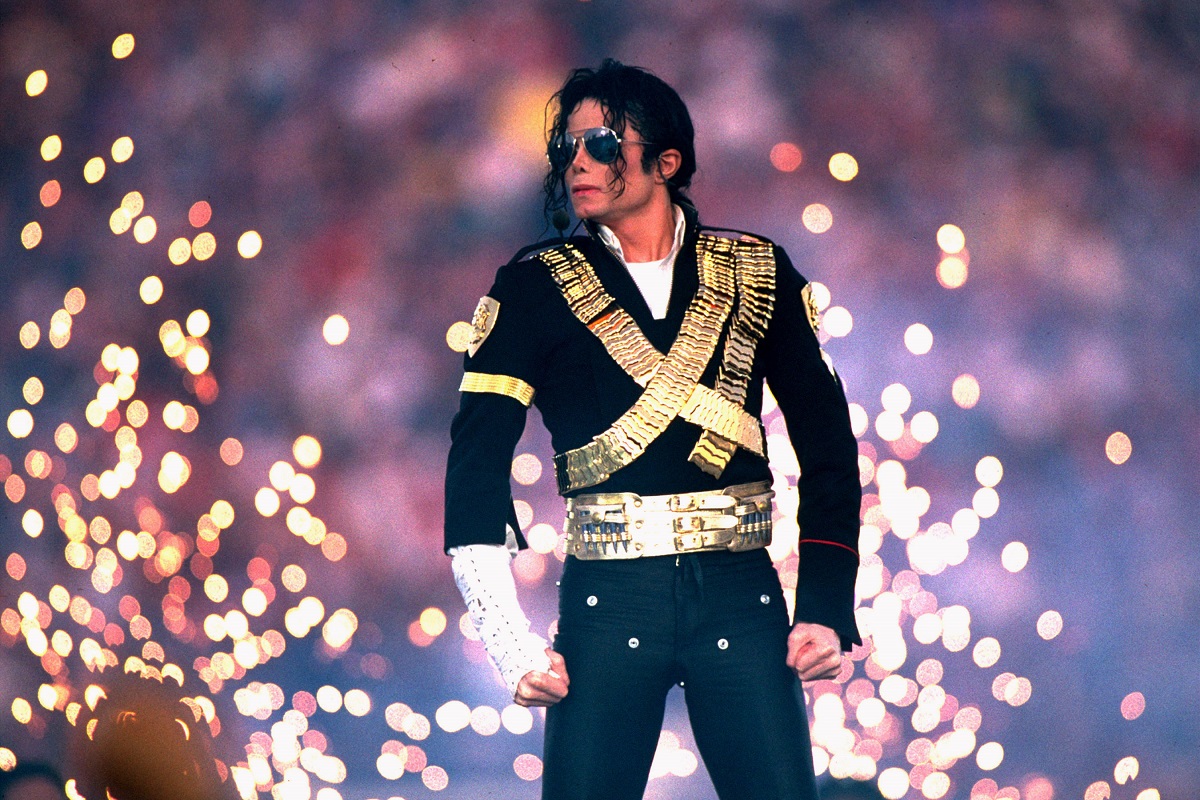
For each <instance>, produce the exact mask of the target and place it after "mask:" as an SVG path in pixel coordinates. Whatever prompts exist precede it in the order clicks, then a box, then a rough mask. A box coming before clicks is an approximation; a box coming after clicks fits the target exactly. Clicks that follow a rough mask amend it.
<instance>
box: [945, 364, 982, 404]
mask: <svg viewBox="0 0 1200 800" xmlns="http://www.w3.org/2000/svg"><path fill="white" fill-rule="evenodd" d="M950 395H951V397H953V398H954V403H955V405H957V406H958V407H959V408H974V407H975V404H976V403H978V402H979V381H978V380H976V379H975V376H974V375H969V374H966V373H964V374H962V375H959V376H958V377H957V378H955V379H954V383H953V384H952V385H951V387H950Z"/></svg>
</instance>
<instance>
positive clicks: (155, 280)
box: [138, 275, 163, 306]
mask: <svg viewBox="0 0 1200 800" xmlns="http://www.w3.org/2000/svg"><path fill="white" fill-rule="evenodd" d="M162 296H163V282H162V279H160V278H159V277H158V276H157V275H151V276H149V277H148V278H146V279H145V280H143V281H142V285H141V286H139V287H138V297H140V298H141V300H142V302H143V303H145V304H146V305H148V306H152V305H154V304H155V303H157V302H158V301H159V300H161V299H162Z"/></svg>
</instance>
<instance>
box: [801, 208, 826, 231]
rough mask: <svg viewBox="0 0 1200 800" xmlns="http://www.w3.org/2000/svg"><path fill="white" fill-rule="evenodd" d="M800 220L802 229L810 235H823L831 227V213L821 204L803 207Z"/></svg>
mask: <svg viewBox="0 0 1200 800" xmlns="http://www.w3.org/2000/svg"><path fill="white" fill-rule="evenodd" d="M800 218H801V221H802V222H803V223H804V227H805V228H808V230H809V231H810V232H811V233H825V232H826V231H828V230H829V229H830V228H832V227H833V212H832V211H830V210H829V206H826V205H823V204H821V203H812V204H810V205H808V206H805V207H804V213H803V214H801V217H800Z"/></svg>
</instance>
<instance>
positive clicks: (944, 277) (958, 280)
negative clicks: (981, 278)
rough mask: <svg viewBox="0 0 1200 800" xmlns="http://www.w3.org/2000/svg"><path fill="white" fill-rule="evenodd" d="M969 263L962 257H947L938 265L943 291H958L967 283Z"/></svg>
mask: <svg viewBox="0 0 1200 800" xmlns="http://www.w3.org/2000/svg"><path fill="white" fill-rule="evenodd" d="M967 276H968V269H967V262H966V261H965V260H964V259H963V258H961V257H960V256H946V257H945V258H943V259H942V260H941V261H939V262H938V265H937V280H938V283H939V284H941V286H942V288H943V289H957V288H959V287H960V286H962V285H963V284H964V283H966V282H967Z"/></svg>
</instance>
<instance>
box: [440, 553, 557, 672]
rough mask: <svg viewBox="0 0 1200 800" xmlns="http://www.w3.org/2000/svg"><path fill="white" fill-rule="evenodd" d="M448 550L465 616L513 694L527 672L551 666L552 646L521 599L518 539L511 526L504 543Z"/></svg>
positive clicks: (547, 669)
mask: <svg viewBox="0 0 1200 800" xmlns="http://www.w3.org/2000/svg"><path fill="white" fill-rule="evenodd" d="M447 552H448V553H449V555H450V568H451V569H452V570H453V571H454V582H455V584H457V585H458V591H459V592H461V593H462V597H463V602H465V603H466V605H467V615H468V616H469V617H470V619H471V622H472V623H473V624H474V625H475V629H476V630H478V631H479V637H480V639H482V640H483V646H484V649H485V650H486V651H487V654H488V658H490V659H491V661H492V664H494V665H495V667H496V669H497V670H499V671H500V676H501V677H502V678H503V679H504V684H505V685H506V686H507V687H508V691H509V693H510V694H515V693H516V691H517V684H518V683H520V681H521V678H523V677H525V675H526V674H527V673H529V672H531V671H533V670H537V671H539V672H548V671H549V670H550V658H549V656H547V655H546V648H547V647H548V646H549V645H548V644H547V643H546V640H545V639H543V638H542V637H541V636H538V635H537V634H536V633H533V632H532V631H530V630H529V619H528V617H526V616H525V612H524V611H522V610H521V604H520V603H519V602H518V601H517V585H516V583H515V582H514V581H513V574H512V560H513V556H514V555H515V554H516V552H517V541H516V537H515V535H514V534H513V532H512V530H511V529H510V530H509V532H508V542H507V543H506V544H503V545H500V544H469V545H463V546H462V547H452V548H450V550H449V551H447Z"/></svg>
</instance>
